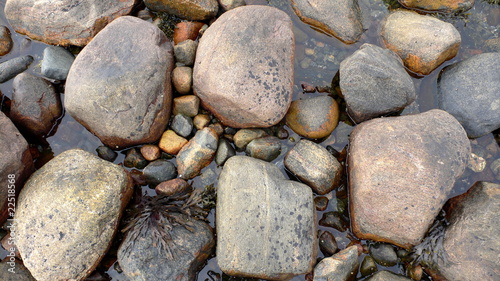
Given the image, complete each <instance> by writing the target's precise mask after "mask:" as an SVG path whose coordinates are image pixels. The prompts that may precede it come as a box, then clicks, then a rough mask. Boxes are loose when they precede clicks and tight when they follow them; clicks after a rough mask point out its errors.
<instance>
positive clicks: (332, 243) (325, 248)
mask: <svg viewBox="0 0 500 281" xmlns="http://www.w3.org/2000/svg"><path fill="white" fill-rule="evenodd" d="M318 238H319V249H320V250H321V252H322V253H323V255H325V256H331V255H333V254H335V252H337V250H338V249H339V248H338V246H337V240H335V236H333V234H332V233H331V232H329V231H324V230H319V231H318Z"/></svg>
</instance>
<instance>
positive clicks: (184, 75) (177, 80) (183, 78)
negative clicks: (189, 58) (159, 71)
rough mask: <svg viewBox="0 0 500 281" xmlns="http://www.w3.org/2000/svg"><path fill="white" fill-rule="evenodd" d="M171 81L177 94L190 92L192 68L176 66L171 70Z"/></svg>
mask: <svg viewBox="0 0 500 281" xmlns="http://www.w3.org/2000/svg"><path fill="white" fill-rule="evenodd" d="M172 83H173V84H174V88H175V90H176V91H177V92H179V94H181V95H185V94H188V93H189V92H191V87H192V85H193V69H192V68H191V67H188V66H178V67H176V68H174V71H173V72H172Z"/></svg>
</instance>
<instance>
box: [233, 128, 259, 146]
mask: <svg viewBox="0 0 500 281" xmlns="http://www.w3.org/2000/svg"><path fill="white" fill-rule="evenodd" d="M265 136H267V133H266V131H264V130H262V129H241V130H238V132H236V134H234V137H233V141H234V145H236V147H237V148H239V149H245V148H246V147H247V145H248V144H249V143H250V142H251V141H252V140H254V139H258V138H262V137H265Z"/></svg>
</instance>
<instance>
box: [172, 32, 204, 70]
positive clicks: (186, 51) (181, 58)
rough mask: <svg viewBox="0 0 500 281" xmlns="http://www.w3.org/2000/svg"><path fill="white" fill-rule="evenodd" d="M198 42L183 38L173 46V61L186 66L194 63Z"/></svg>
mask: <svg viewBox="0 0 500 281" xmlns="http://www.w3.org/2000/svg"><path fill="white" fill-rule="evenodd" d="M196 48H198V42H195V41H193V40H191V39H187V40H184V41H182V42H180V43H179V44H177V45H175V46H174V54H175V61H176V62H177V63H182V64H184V65H187V66H192V65H193V64H194V58H195V56H196Z"/></svg>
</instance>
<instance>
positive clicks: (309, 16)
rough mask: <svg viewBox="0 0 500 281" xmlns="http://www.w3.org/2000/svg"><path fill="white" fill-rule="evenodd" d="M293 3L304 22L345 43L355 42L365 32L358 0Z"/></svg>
mask: <svg viewBox="0 0 500 281" xmlns="http://www.w3.org/2000/svg"><path fill="white" fill-rule="evenodd" d="M292 5H293V9H294V11H295V13H296V14H297V16H299V18H300V19H301V20H302V21H303V22H305V23H308V24H310V25H312V26H314V27H315V28H317V29H319V30H320V31H322V32H324V33H327V34H329V35H333V36H335V37H337V38H338V39H340V40H341V41H342V42H344V43H347V44H352V43H355V42H357V41H358V40H359V38H360V37H361V35H362V34H363V23H362V22H361V11H360V9H359V5H358V1H357V0H329V1H323V0H292Z"/></svg>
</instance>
